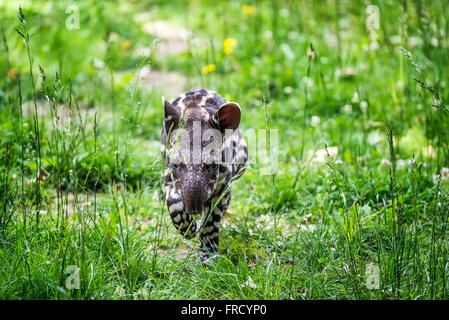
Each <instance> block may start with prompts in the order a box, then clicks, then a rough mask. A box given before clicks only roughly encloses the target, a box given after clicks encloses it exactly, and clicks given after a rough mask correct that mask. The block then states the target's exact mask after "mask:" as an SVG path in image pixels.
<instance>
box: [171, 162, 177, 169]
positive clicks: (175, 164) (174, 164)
mask: <svg viewBox="0 0 449 320" xmlns="http://www.w3.org/2000/svg"><path fill="white" fill-rule="evenodd" d="M171 168H172V169H173V170H176V169H178V164H177V163H174V162H172V164H171Z"/></svg>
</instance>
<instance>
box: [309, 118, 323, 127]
mask: <svg viewBox="0 0 449 320" xmlns="http://www.w3.org/2000/svg"><path fill="white" fill-rule="evenodd" d="M320 123H321V119H320V117H318V116H312V118H311V120H310V124H311V125H312V127H318V126H319V125H320Z"/></svg>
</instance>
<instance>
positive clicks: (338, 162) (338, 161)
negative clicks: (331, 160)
mask: <svg viewBox="0 0 449 320" xmlns="http://www.w3.org/2000/svg"><path fill="white" fill-rule="evenodd" d="M335 164H343V161H341V160H340V159H338V160H335Z"/></svg>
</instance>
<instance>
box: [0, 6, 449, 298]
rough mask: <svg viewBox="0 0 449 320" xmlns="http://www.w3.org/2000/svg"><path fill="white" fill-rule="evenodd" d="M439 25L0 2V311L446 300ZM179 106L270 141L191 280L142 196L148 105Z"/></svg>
mask: <svg viewBox="0 0 449 320" xmlns="http://www.w3.org/2000/svg"><path fill="white" fill-rule="evenodd" d="M19 5H20V7H19ZM447 9H448V8H447V2H446V1H444V0H433V1H423V0H408V1H407V0H404V1H393V0H389V1H387V0H385V1H380V0H372V1H362V0H361V1H346V0H326V1H296V0H283V1H275V0H255V1H251V0H247V1H240V0H232V1H209V0H191V1H187V0H186V1H184V0H177V1H157V0H154V1H137V0H130V1H118V0H111V1H94V0H81V1H67V0H60V1H43V0H33V1H26V0H23V1H20V2H19V1H15V0H13V1H11V0H0V33H1V35H0V36H1V39H0V266H1V267H0V298H1V299H300V300H301V299H447V298H449V277H448V274H449V239H448V238H447V232H448V230H447V229H448V222H449V221H448V218H449V201H448V198H449V169H448V168H449V158H448V156H449V145H448V143H449V105H448V104H449V89H448V85H449V82H448V81H449V78H448V65H449V55H448V49H449V40H448V39H449V38H448V36H449V11H448V10H447ZM196 88H208V89H212V90H215V91H216V92H218V93H219V94H221V95H222V96H223V97H225V98H226V99H228V100H231V101H237V102H238V103H239V104H240V105H241V106H242V121H241V129H242V130H247V129H254V130H259V129H276V130H278V131H277V137H278V140H277V142H278V143H277V145H278V148H277V157H278V159H277V162H276V163H277V169H276V170H275V171H274V172H273V173H272V174H268V175H267V174H261V163H260V161H258V159H257V157H256V155H255V154H250V159H253V161H252V163H251V164H250V165H249V167H248V168H247V171H246V173H245V174H244V175H243V177H242V178H241V179H240V180H238V181H236V182H235V184H234V185H233V195H232V197H233V199H232V201H231V205H230V207H229V209H228V212H227V213H226V216H225V218H224V220H223V221H222V229H221V232H220V258H219V259H218V260H216V261H215V262H214V263H213V264H212V265H210V266H207V267H205V266H203V265H202V264H201V263H200V261H199V253H198V239H194V240H184V239H182V238H181V237H180V236H179V235H178V234H177V232H176V230H175V229H174V227H173V226H172V222H171V221H170V217H169V214H168V212H167V209H166V206H165V203H164V198H163V191H162V174H163V170H164V168H163V167H164V164H163V161H162V159H161V155H160V132H161V127H162V119H163V107H162V103H161V96H165V97H166V98H167V99H169V100H172V99H174V98H175V97H176V96H177V95H179V94H181V93H183V92H186V91H188V90H191V89H196ZM271 147H272V146H271V145H270V146H267V148H269V151H270V152H272V151H273V150H271ZM250 150H251V149H250Z"/></svg>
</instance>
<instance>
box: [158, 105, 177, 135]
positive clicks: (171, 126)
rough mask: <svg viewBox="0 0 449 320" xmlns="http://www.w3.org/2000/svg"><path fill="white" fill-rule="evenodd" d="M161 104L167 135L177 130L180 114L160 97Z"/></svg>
mask: <svg viewBox="0 0 449 320" xmlns="http://www.w3.org/2000/svg"><path fill="white" fill-rule="evenodd" d="M162 104H163V105H164V125H165V132H167V133H169V132H170V130H171V131H173V130H175V129H177V128H178V124H179V118H180V114H179V112H178V109H177V108H176V107H174V106H173V105H172V104H171V103H170V102H168V101H167V100H165V98H164V97H162Z"/></svg>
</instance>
